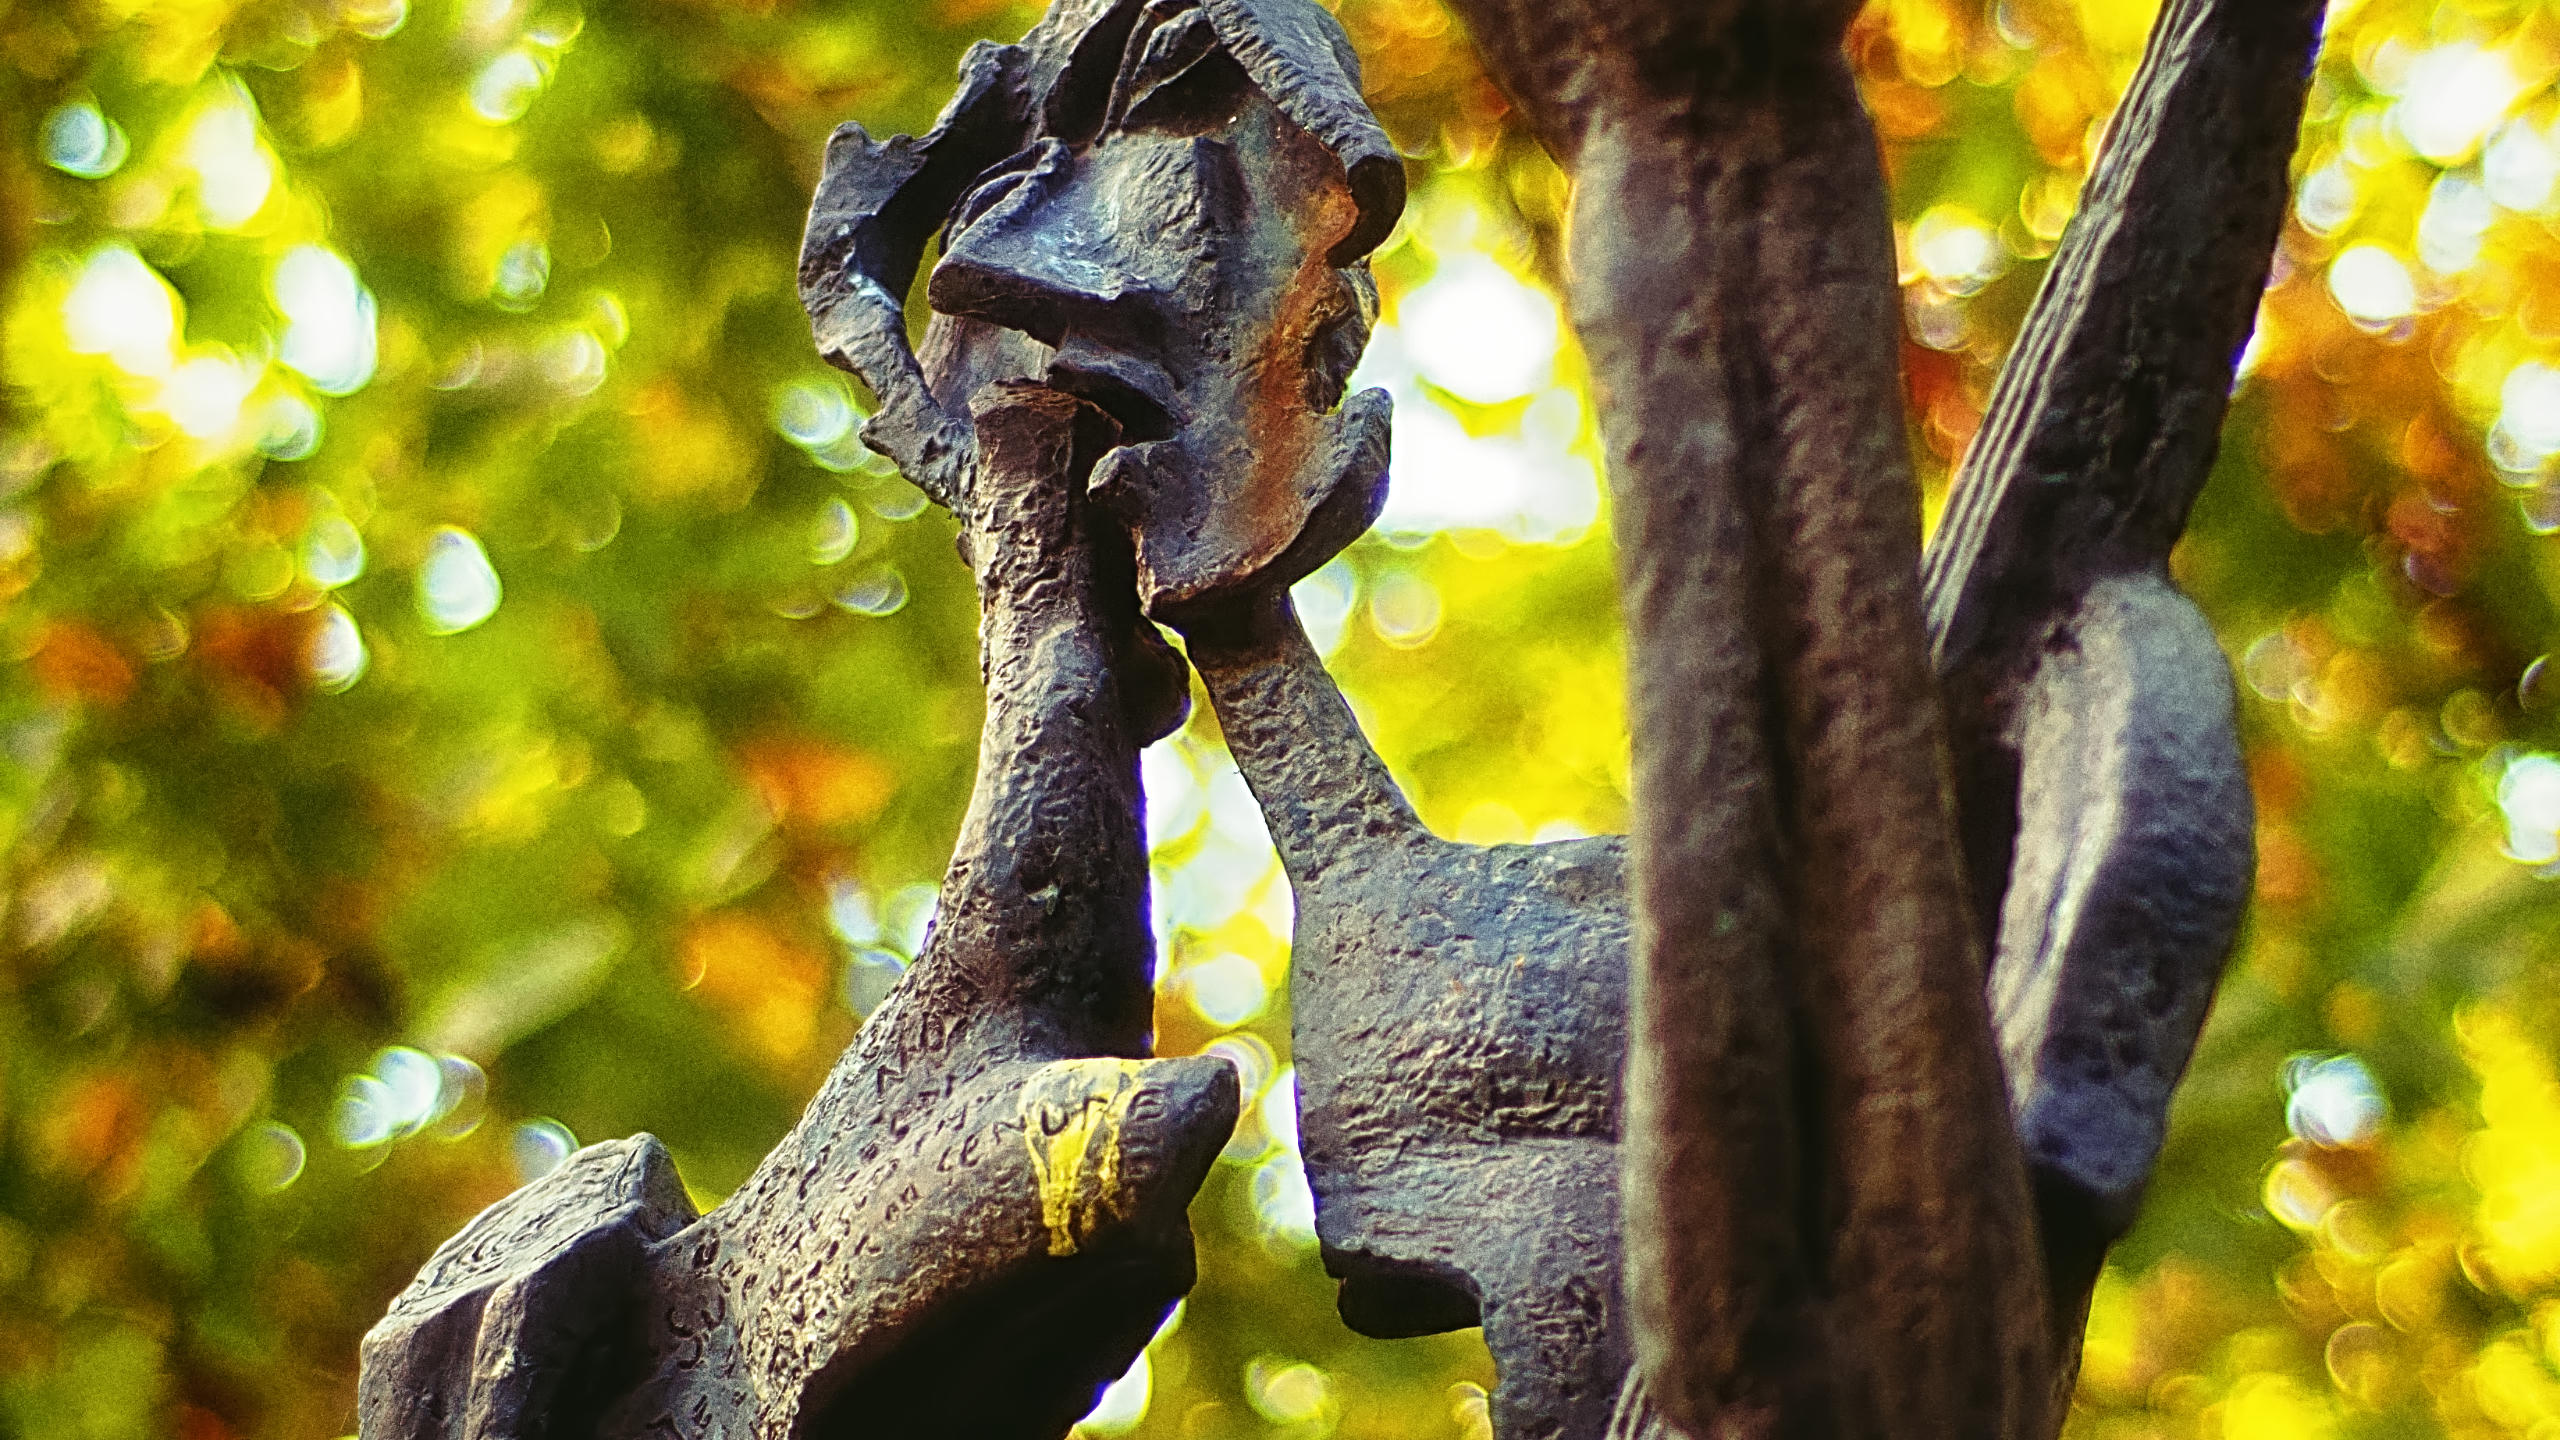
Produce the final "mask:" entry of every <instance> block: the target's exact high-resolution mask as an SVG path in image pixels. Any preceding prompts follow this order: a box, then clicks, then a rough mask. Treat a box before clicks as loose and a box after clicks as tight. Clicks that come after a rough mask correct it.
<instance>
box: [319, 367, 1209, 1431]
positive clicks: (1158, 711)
mask: <svg viewBox="0 0 2560 1440" xmlns="http://www.w3.org/2000/svg"><path fill="white" fill-rule="evenodd" d="M1107 429H1108V422H1107V421H1104V420H1102V418H1101V417H1100V416H1099V415H1098V414H1097V413H1096V412H1093V411H1092V410H1091V409H1090V408H1089V407H1086V406H1085V405H1083V404H1082V402H1080V401H1077V400H1075V399H1073V398H1072V397H1069V396H1066V395H1062V394H1060V393H1058V392H1056V391H1053V390H1049V389H1046V388H1042V387H1036V386H1023V385H1011V384H999V385H995V386H990V387H987V388H986V389H983V390H981V391H980V392H979V393H978V395H977V405H976V408H975V410H974V413H973V414H972V416H971V425H970V434H971V450H970V463H969V465H968V467H967V469H966V471H965V472H964V473H963V479H964V485H963V489H962V491H961V493H962V494H963V495H964V496H965V497H966V498H965V503H964V506H963V509H964V534H965V535H967V537H968V538H969V541H970V549H971V551H972V553H973V554H974V555H976V556H977V557H978V562H979V563H978V568H979V587H980V593H981V597H982V603H983V607H984V611H985V620H984V635H985V641H984V643H985V671H986V680H987V690H988V719H987V727H986V733H985V736H984V739H983V741H982V743H981V747H980V753H979V776H980V780H979V784H978V787H977V789H976V791H975V793H974V794H973V795H972V797H971V803H970V808H969V813H968V816H967V818H966V820H965V821H964V824H963V828H962V831H961V836H960V840H959V843H958V846H957V847H956V851H955V854H954V857H953V861H952V866H951V871H950V873H949V875H948V876H947V877H946V879H945V881H944V884H943V890H942V897H941V907H940V911H939V917H940V918H939V919H938V921H937V924H936V926H935V929H934V932H933V935H932V937H931V939H930V940H929V941H928V942H927V944H926V947H925V951H924V954H923V955H922V956H921V957H920V958H919V959H918V961H917V963H916V965H915V967H914V969H913V970H912V971H910V972H909V974H908V975H907V976H906V978H905V979H904V980H903V981H902V982H901V983H900V984H899V985H898V987H897V988H896V989H895V990H894V991H893V992H892V993H891V994H890V996H889V998H888V1000H887V1001H886V1002H885V1003H884V1004H883V1006H882V1008H881V1009H880V1011H879V1012H878V1013H877V1014H875V1015H874V1016H872V1018H871V1020H870V1022H869V1023H868V1024H866V1025H865V1026H864V1027H863V1030H862V1033H861V1035H860V1037H859V1038H858V1039H857V1040H856V1041H855V1043H854V1045H853V1047H852V1048H851V1049H850V1050H848V1051H847V1053H846V1055H845V1057H844V1059H843V1060H841V1061H839V1062H838V1064H837V1066H836V1068H835V1070H834V1072H833V1073H832V1074H831V1075H830V1076H829V1077H828V1079H827V1081H826V1084H825V1086H824V1087H823V1088H822V1089H821V1090H820V1092H819V1094H818V1096H817V1098H816V1099H815V1100H813V1101H812V1102H811V1103H810V1105H809V1108H808V1110H807V1111H806V1113H805V1114H804V1115H803V1116H802V1118H801V1121H800V1124H799V1126H798V1127H797V1128H795V1129H794V1130H793V1131H792V1133H791V1134H790V1135H789V1136H788V1137H787V1138H785V1139H784V1141H783V1142H782V1143H781V1144H780V1145H778V1146H777V1147H775V1149H774V1151H773V1152H772V1153H771V1154H770V1155H768V1156H767V1157H766V1159H765V1161H764V1163H763V1164H762V1165H761V1166H759V1167H758V1169H757V1170H756V1172H755V1174H754V1175H753V1176H751V1177H750V1178H749V1179H748V1181H747V1182H746V1184H745V1185H744V1186H742V1187H741V1188H740V1189H739V1190H738V1191H737V1193H736V1194H734V1195H732V1196H731V1197H730V1198H729V1199H728V1200H727V1201H725V1202H724V1203H722V1204H721V1205H720V1206H719V1207H717V1208H716V1209H714V1210H713V1211H712V1212H711V1213H710V1214H708V1215H706V1216H703V1217H702V1218H701V1219H699V1220H695V1219H693V1216H692V1214H691V1211H690V1207H689V1206H687V1205H686V1204H685V1203H684V1199H683V1193H682V1191H681V1189H680V1188H678V1187H677V1186H676V1185H675V1183H674V1178H673V1175H672V1172H671V1171H670V1170H669V1169H668V1168H667V1167H666V1164H665V1157H664V1154H663V1152H662V1151H660V1150H659V1149H658V1147H657V1144H656V1142H655V1141H653V1140H650V1139H649V1138H648V1137H645V1136H643V1137H638V1138H636V1139H634V1140H630V1141H623V1142H617V1143H615V1144H610V1145H604V1146H596V1147H590V1148H589V1149H587V1150H584V1151H581V1152H579V1153H578V1154H577V1155H576V1156H574V1157H572V1158H571V1160H570V1161H569V1163H568V1164H567V1165H566V1166H564V1167H563V1169H562V1170H561V1171H559V1172H556V1173H555V1174H554V1175H552V1176H549V1177H545V1178H544V1179H543V1180H540V1181H537V1182H535V1183H534V1184H533V1185H531V1186H529V1187H527V1188H526V1189H525V1190H523V1191H520V1192H518V1194H516V1195H515V1196H512V1197H510V1198H509V1199H508V1200H506V1201H504V1202H501V1204H500V1205H499V1206H497V1207H496V1208H495V1209H493V1210H492V1211H490V1212H489V1213H487V1214H485V1215H483V1216H482V1217H481V1218H480V1219H479V1220H477V1221H475V1222H474V1223H473V1225H472V1226H471V1228H469V1229H468V1230H466V1231H465V1232H464V1233H463V1234H462V1235H461V1236H460V1237H457V1239H456V1240H455V1241H453V1242H451V1243H450V1244H448V1245H447V1246H446V1247H445V1249H444V1250H443V1251H440V1252H439V1253H438V1255H437V1257H436V1258H435V1259H434V1260H433V1261H431V1262H430V1263H429V1265H428V1267H427V1269H426V1271H425V1272H424V1273H423V1274H422V1275H421V1276H420V1278H419V1280H418V1281H417V1283H416V1284H414V1285H413V1286H412V1287H411V1288H410V1290H409V1291H407V1292H405V1293H404V1294H403V1295H402V1296H401V1298H400V1299H399V1300H398V1301H397V1302H395V1304H394V1306H393V1308H392V1313H391V1315H390V1317H389V1318H387V1319H386V1320H385V1321H384V1322H383V1323H382V1325H380V1326H379V1327H377V1328H376V1330H375V1331H374V1333H373V1334H372V1335H371V1336H369V1337H368V1339H367V1341H366V1345H365V1374H364V1378H363V1381H362V1385H361V1389H362V1396H363V1408H362V1412H361V1427H360V1428H361V1430H362V1432H363V1433H364V1434H365V1435H367V1436H380V1437H393V1436H400V1437H409V1436H418V1437H426V1436H436V1437H462V1436H471V1437H484V1436H485V1437H501V1436H535V1435H541V1436H565V1435H578V1436H609V1437H624V1436H632V1437H636V1436H644V1435H648V1436H658V1435H666V1436H684V1437H759V1440H778V1437H783V1436H827V1435H846V1434H900V1435H904V1434H933V1435H951V1436H984V1437H991V1440H992V1437H1015V1436H1051V1435H1058V1434H1062V1433H1064V1432H1065V1430H1066V1429H1067V1428H1068V1426H1069V1425H1071V1424H1072V1423H1073V1422H1074V1420H1075V1418H1076V1416H1078V1415H1079V1414H1081V1413H1082V1412H1083V1411H1084V1410H1085V1409H1086V1408H1087V1407H1088V1406H1089V1405H1090V1404H1091V1403H1092V1399H1093V1395H1094V1393H1095V1391H1096V1390H1097V1389H1098V1387H1099V1386H1100V1385H1102V1384H1104V1383H1106V1382H1108V1381H1109V1380H1110V1379H1111V1378H1112V1377H1113V1376H1115V1375H1117V1374H1118V1373H1119V1372H1120V1371H1121V1370H1122V1369H1123V1368H1125V1367H1126V1366H1127V1364H1128V1363H1129V1361H1130V1360H1131V1358H1133V1357H1134V1356H1135V1355H1136V1353H1137V1351H1138V1350H1139V1348H1140V1347H1142V1346H1143V1345H1144V1344H1145V1342H1146V1339H1147V1337H1148V1335H1149V1334H1151V1333H1152V1332H1153V1331H1154V1330H1155V1328H1156V1326H1157V1324H1158V1323H1159V1322H1160V1321H1161V1320H1162V1318H1163V1316H1164V1314H1165V1312H1166V1311H1167V1310H1168V1309H1170V1308H1171V1306H1172V1304H1173V1302H1174V1301H1175V1300H1176V1299H1178V1298H1180V1296H1181V1295H1182V1293H1183V1292H1184V1291H1185V1290H1187V1289H1188V1288H1189V1287H1190V1284H1191V1280H1192V1277H1193V1259H1192V1250H1191V1236H1190V1230H1189V1227H1188V1224H1187V1221H1186V1219H1185V1209H1186V1207H1187V1205H1188V1204H1189V1202H1190V1199H1191V1196H1192V1194H1193V1193H1194V1192H1195V1191H1196V1190H1197V1188H1198V1186H1199V1183H1200V1181H1201V1180H1202V1178H1203V1177H1204V1176H1205V1175H1206V1174H1207V1172H1208V1168H1209V1166H1210V1165H1211V1163H1212V1162H1213V1161H1214V1159H1215V1157H1216V1154H1217V1151H1218V1149H1219V1147H1220V1146H1222V1145H1223V1144H1224V1143H1225V1141H1226V1139H1227V1136H1228V1134H1229V1133H1230V1131H1231V1130H1232V1128H1233V1125H1234V1122H1235V1116H1236V1108H1237V1094H1236V1082H1235V1074H1234V1071H1233V1070H1232V1069H1231V1068H1230V1067H1229V1066H1227V1065H1226V1064H1225V1063H1224V1062H1223V1061H1219V1060H1215V1059H1209V1058H1192V1059H1181V1060H1147V1059H1144V1058H1142V1057H1143V1056H1144V1055H1145V1054H1146V1049H1147V1034H1148V1024H1149V1013H1150V1005H1151V991H1150V985H1149V972H1150V969H1151V964H1150V944H1151V941H1150V938H1149V934H1148V928H1147V906H1146V860H1145V853H1144V849H1143V839H1142V834H1141V827H1140V820H1139V797H1138V782H1137V747H1138V744H1139V743H1140V742H1141V741H1142V740H1145V739H1150V738H1153V736H1154V735H1155V734H1158V733H1161V730H1162V727H1163V725H1164V723H1165V720H1166V717H1167V716H1168V715H1173V716H1178V714H1179V711H1178V709H1173V708H1171V707H1169V706H1168V705H1167V704H1166V702H1165V699H1164V697H1163V696H1162V695H1160V694H1159V695H1155V696H1145V695H1137V694H1132V693H1128V690H1127V689H1126V687H1124V686H1123V684H1122V683H1121V681H1120V679H1119V677H1120V676H1121V675H1122V674H1123V673H1135V674H1139V675H1146V674H1149V673H1150V667H1149V666H1147V665H1145V664H1133V663H1132V657H1131V656H1130V655H1129V654H1128V653H1127V651H1128V647H1129V642H1130V637H1131V636H1132V635H1133V634H1134V622H1135V618H1136V617H1135V607H1134V603H1133V602H1132V600H1131V599H1130V598H1129V574H1128V568H1127V561H1126V558H1125V548H1126V547H1125V542H1120V541H1118V540H1117V536H1116V534H1115V533H1113V532H1112V531H1111V530H1110V529H1109V527H1107V526H1101V525H1096V524H1094V523H1092V520H1091V516H1090V507H1089V504H1088V502H1086V501H1085V499H1084V498H1083V496H1082V494H1081V489H1082V483H1081V482H1082V479H1083V470H1082V466H1083V465H1084V464H1089V462H1090V458H1091V455H1092V453H1093V452H1094V451H1095V450H1096V449H1097V448H1098V445H1097V444H1096V443H1095V438H1096V435H1097V433H1098V432H1103V431H1107ZM1097 537H1099V538H1100V543H1097ZM1115 544H1117V545H1118V547H1119V549H1120V551H1121V558H1120V559H1119V560H1118V562H1117V563H1116V564H1115V563H1113V561H1112V558H1111V556H1112V550H1113V547H1114V545H1115ZM1153 673H1155V674H1156V675H1157V684H1158V685H1159V687H1160V686H1161V683H1162V674H1163V672H1162V670H1161V667H1155V668H1154V671H1153ZM688 1222H689V1223H688ZM990 1355H1001V1356H1002V1357H1003V1360H1002V1364H1001V1367H1000V1371H999V1374H1000V1379H999V1380H998V1381H997V1383H989V1375H988V1372H987V1370H986V1365H987V1363H988V1357H989V1356H990Z"/></svg>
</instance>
